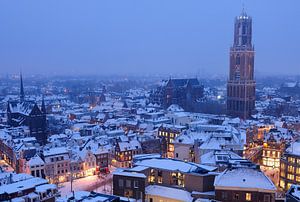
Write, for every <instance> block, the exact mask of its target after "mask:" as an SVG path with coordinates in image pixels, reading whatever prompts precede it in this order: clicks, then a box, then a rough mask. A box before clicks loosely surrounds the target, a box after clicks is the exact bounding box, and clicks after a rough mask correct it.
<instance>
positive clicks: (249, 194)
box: [246, 193, 251, 201]
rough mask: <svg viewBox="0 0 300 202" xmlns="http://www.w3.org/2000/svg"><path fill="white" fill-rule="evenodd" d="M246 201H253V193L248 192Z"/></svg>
mask: <svg viewBox="0 0 300 202" xmlns="http://www.w3.org/2000/svg"><path fill="white" fill-rule="evenodd" d="M246 201H251V193H246Z"/></svg>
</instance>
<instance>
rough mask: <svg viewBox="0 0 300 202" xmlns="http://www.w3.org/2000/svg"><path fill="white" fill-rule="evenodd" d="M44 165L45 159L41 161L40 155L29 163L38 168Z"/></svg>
mask: <svg viewBox="0 0 300 202" xmlns="http://www.w3.org/2000/svg"><path fill="white" fill-rule="evenodd" d="M44 164H45V162H44V161H43V159H41V157H40V156H39V155H35V156H34V157H32V158H31V159H30V160H29V161H28V165H29V166H37V165H44Z"/></svg>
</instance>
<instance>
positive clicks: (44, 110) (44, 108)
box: [41, 95, 47, 114]
mask: <svg viewBox="0 0 300 202" xmlns="http://www.w3.org/2000/svg"><path fill="white" fill-rule="evenodd" d="M41 108H42V112H43V113H44V114H46V113H47V112H46V105H45V99H44V95H43V98H42V107H41Z"/></svg>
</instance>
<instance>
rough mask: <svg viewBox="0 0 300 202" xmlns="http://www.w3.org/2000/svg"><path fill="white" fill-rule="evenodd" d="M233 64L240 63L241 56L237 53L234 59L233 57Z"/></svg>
mask: <svg viewBox="0 0 300 202" xmlns="http://www.w3.org/2000/svg"><path fill="white" fill-rule="evenodd" d="M235 64H236V65H240V64H241V56H240V55H239V54H237V56H236V59H235Z"/></svg>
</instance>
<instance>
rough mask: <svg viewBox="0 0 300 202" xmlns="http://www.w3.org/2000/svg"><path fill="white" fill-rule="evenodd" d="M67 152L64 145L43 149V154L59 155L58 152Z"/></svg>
mask: <svg viewBox="0 0 300 202" xmlns="http://www.w3.org/2000/svg"><path fill="white" fill-rule="evenodd" d="M65 153H68V150H67V148H66V147H54V148H50V149H45V150H44V151H43V154H44V156H53V155H59V154H65Z"/></svg>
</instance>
